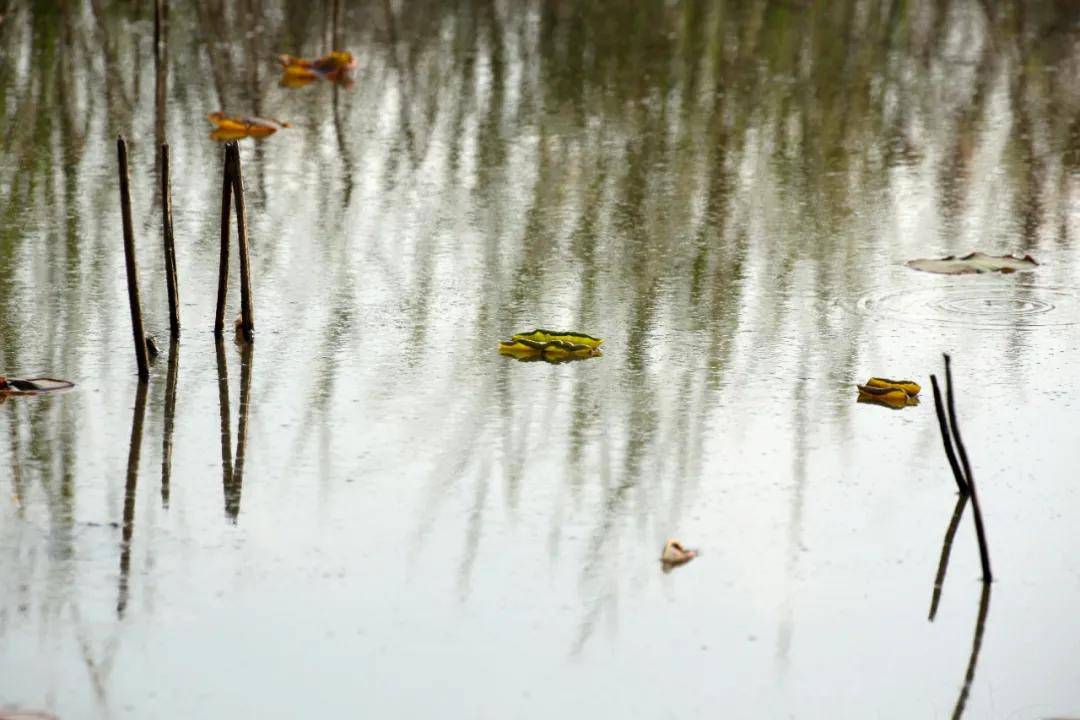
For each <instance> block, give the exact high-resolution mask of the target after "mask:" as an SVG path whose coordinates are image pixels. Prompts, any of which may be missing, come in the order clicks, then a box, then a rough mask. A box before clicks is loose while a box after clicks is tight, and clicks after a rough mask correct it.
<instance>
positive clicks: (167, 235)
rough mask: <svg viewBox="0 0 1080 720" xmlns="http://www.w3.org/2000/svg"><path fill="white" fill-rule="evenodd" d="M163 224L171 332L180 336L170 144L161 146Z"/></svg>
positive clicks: (174, 335) (173, 335)
mask: <svg viewBox="0 0 1080 720" xmlns="http://www.w3.org/2000/svg"><path fill="white" fill-rule="evenodd" d="M161 226H162V232H163V233H164V240H165V285H166V288H167V290H168V293H169V334H170V335H171V336H172V337H173V338H174V339H175V338H178V337H180V288H179V286H178V284H177V281H176V242H175V239H174V238H173V221H172V177H171V175H170V170H169V146H168V145H167V144H165V145H162V146H161Z"/></svg>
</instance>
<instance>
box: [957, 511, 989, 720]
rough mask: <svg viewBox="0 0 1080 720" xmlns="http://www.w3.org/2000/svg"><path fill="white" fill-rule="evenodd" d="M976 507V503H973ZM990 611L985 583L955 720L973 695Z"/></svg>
mask: <svg viewBox="0 0 1080 720" xmlns="http://www.w3.org/2000/svg"><path fill="white" fill-rule="evenodd" d="M972 505H973V506H974V503H972ZM989 611H990V583H988V582H985V583H983V587H982V596H981V597H980V598H979V617H978V619H977V620H976V621H975V638H974V640H972V642H971V656H970V657H969V658H968V666H967V672H965V673H964V685H963V687H962V688H960V697H958V698H957V699H956V707H955V708H953V714H952V717H953V720H960V718H961V716H963V714H964V706H966V705H967V699H968V695H969V694H970V693H971V683H972V681H973V680H974V679H975V666H976V665H977V664H978V663H979V650H980V649H982V640H983V632H984V631H985V630H986V615H987V613H988V612H989Z"/></svg>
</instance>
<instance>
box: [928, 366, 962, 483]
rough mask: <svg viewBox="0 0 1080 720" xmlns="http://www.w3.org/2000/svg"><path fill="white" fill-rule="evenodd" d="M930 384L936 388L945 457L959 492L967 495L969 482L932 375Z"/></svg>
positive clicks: (935, 408)
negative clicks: (953, 442)
mask: <svg viewBox="0 0 1080 720" xmlns="http://www.w3.org/2000/svg"><path fill="white" fill-rule="evenodd" d="M930 384H931V385H932V386H933V388H934V410H935V411H936V412H937V419H938V426H939V427H940V428H941V443H942V444H943V445H944V446H945V456H946V457H947V458H949V467H951V468H952V472H953V478H954V479H955V480H956V488H957V490H959V491H960V494H961V495H967V494H968V487H967V480H965V479H964V473H963V471H961V470H960V463H959V462H957V460H956V453H955V452H954V451H953V444H952V438H951V437H950V435H949V426H948V423H947V422H946V421H945V405H944V403H942V402H941V390H939V389H938V382H937V377H935V376H934V375H931V376H930Z"/></svg>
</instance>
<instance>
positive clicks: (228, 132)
mask: <svg viewBox="0 0 1080 720" xmlns="http://www.w3.org/2000/svg"><path fill="white" fill-rule="evenodd" d="M206 119H207V120H209V121H210V122H212V123H214V124H215V125H217V130H214V131H213V132H212V133H210V137H211V138H212V139H214V140H239V139H241V138H246V137H266V136H267V135H273V134H274V133H276V132H277V131H278V130H280V129H281V128H288V127H292V125H290V124H289V123H287V122H283V121H281V120H274V119H273V118H260V117H246V116H242V115H226V114H225V113H223V112H220V111H219V112H212V113H209V114H208V115H207V116H206Z"/></svg>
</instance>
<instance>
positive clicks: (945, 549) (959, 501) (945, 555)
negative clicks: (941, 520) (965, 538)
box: [928, 494, 968, 622]
mask: <svg viewBox="0 0 1080 720" xmlns="http://www.w3.org/2000/svg"><path fill="white" fill-rule="evenodd" d="M967 501H968V496H967V495H966V494H962V495H960V496H959V497H957V498H956V509H954V510H953V515H952V520H951V521H949V529H948V530H946V531H945V541H944V542H943V543H942V544H941V559H940V560H939V561H938V569H937V575H936V576H935V577H934V594H933V597H931V598H930V616H929V618H928V619H929V620H930V622H934V616H935V615H937V609H938V603H939V602H941V588H942V587H943V586H944V585H945V573H946V572H947V571H948V569H949V555H950V554H952V544H953V538H954V537H956V529H957V528H958V527H960V518H962V517H963V516H964V510H965V509H966V508H967Z"/></svg>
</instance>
